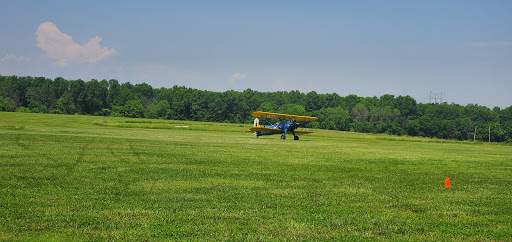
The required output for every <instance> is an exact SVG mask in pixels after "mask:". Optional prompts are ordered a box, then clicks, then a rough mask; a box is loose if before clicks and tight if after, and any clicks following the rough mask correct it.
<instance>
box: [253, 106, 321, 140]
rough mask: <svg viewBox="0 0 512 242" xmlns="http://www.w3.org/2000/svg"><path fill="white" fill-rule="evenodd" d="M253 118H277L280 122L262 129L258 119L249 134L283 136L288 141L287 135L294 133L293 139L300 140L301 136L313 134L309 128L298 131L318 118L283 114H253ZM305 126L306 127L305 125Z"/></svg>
mask: <svg viewBox="0 0 512 242" xmlns="http://www.w3.org/2000/svg"><path fill="white" fill-rule="evenodd" d="M252 116H254V117H259V118H276V119H280V120H281V121H280V122H277V123H276V124H272V125H270V126H268V127H265V126H263V127H261V126H260V124H259V120H258V118H256V119H255V120H254V127H252V128H251V129H249V130H247V131H248V132H254V135H255V136H256V137H259V136H262V135H272V134H281V133H284V134H282V135H281V139H286V133H288V132H292V134H293V139H294V140H299V136H297V135H299V134H310V133H313V132H311V131H309V130H308V129H307V128H306V130H296V129H297V128H299V126H303V127H304V126H305V123H308V122H311V121H315V120H317V119H318V118H317V117H308V116H298V115H289V114H281V113H269V112H254V113H252ZM301 122H302V123H301ZM303 124H304V125H303Z"/></svg>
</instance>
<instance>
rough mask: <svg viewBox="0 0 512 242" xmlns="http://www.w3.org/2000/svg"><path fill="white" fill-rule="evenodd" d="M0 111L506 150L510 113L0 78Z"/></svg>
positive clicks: (395, 101)
mask: <svg viewBox="0 0 512 242" xmlns="http://www.w3.org/2000/svg"><path fill="white" fill-rule="evenodd" d="M0 111H9V112H14V111H16V112H35V113H54V114H83V115H96V116H119V117H134V118H152V119H157V118H161V119H174V120H192V121H207V122H230V123H252V120H253V118H252V117H251V113H252V112H254V111H266V112H278V113H287V114H296V115H309V116H316V117H318V120H319V121H318V122H312V123H311V127H312V128H321V129H330V130H341V131H354V132H364V133H386V134H392V135H410V136H423V137H432V138H441V139H455V140H473V139H476V140H480V141H488V139H489V130H490V139H491V141H493V142H512V106H510V107H508V108H505V109H500V108H499V107H495V108H493V109H489V108H488V107H485V106H480V105H476V104H468V105H466V106H461V105H459V104H454V103H452V104H447V103H442V104H431V103H427V104H424V103H418V102H416V100H414V99H413V98H412V97H410V96H397V97H395V96H394V95H389V94H386V95H383V96H381V97H359V96H356V95H348V96H344V97H343V96H340V95H338V94H336V93H330V94H319V93H316V92H315V91H311V92H308V93H302V92H299V91H278V92H258V91H253V90H251V89H246V90H244V91H242V92H239V91H233V90H229V91H224V92H213V91H204V90H198V89H193V88H187V87H184V86H173V87H172V88H164V87H162V88H153V87H151V86H150V85H148V84H146V83H141V84H135V85H133V84H131V83H130V82H125V83H119V82H118V81H117V80H115V79H111V80H108V81H107V80H101V81H98V80H95V79H93V80H90V81H83V80H80V79H79V80H66V79H64V78H61V77H57V78H55V79H54V80H52V79H48V78H45V77H30V76H23V77H18V76H0Z"/></svg>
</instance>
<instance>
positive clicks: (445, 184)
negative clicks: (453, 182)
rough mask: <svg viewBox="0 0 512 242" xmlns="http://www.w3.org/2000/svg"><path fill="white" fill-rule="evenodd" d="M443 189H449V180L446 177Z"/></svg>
mask: <svg viewBox="0 0 512 242" xmlns="http://www.w3.org/2000/svg"><path fill="white" fill-rule="evenodd" d="M444 187H450V178H449V177H446V181H445V182H444Z"/></svg>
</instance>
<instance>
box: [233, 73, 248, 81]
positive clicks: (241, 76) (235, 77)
mask: <svg viewBox="0 0 512 242" xmlns="http://www.w3.org/2000/svg"><path fill="white" fill-rule="evenodd" d="M246 77H247V76H246V75H245V74H243V73H240V72H237V73H234V74H233V75H231V79H229V82H235V81H239V80H243V79H245V78H246Z"/></svg>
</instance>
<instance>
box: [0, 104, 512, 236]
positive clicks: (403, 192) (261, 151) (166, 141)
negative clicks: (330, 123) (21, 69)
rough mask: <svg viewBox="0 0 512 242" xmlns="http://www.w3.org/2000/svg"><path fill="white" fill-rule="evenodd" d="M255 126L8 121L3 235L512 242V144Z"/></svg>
mask: <svg viewBox="0 0 512 242" xmlns="http://www.w3.org/2000/svg"><path fill="white" fill-rule="evenodd" d="M176 126H182V127H176ZM183 126H188V127H183ZM248 128H249V125H239V124H216V123H201V122H186V121H169V120H144V119H126V118H112V117H92V116H63V115H47V114H27V113H5V112H0V239H1V240H55V241H61V240H180V239H181V240H183V239H185V240H191V239H192V240H196V239H197V240H213V239H215V240H217V239H219V240H224V239H226V240H241V239H244V240H294V239H299V240H339V239H341V240H505V241H507V240H508V241H510V240H512V205H511V204H512V202H511V201H512V146H510V145H505V144H487V143H478V142H477V143H471V142H456V141H445V140H435V139H423V138H411V137H395V136H386V135H371V134H358V133H350V132H336V131H324V130H315V132H314V133H313V134H311V135H307V136H301V140H300V141H294V140H292V139H287V140H281V139H279V136H264V137H260V138H255V137H254V136H253V135H252V134H251V133H248V132H244V131H245V130H247V129H248ZM446 177H450V180H451V185H452V187H450V188H445V187H444V181H445V178H446Z"/></svg>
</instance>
